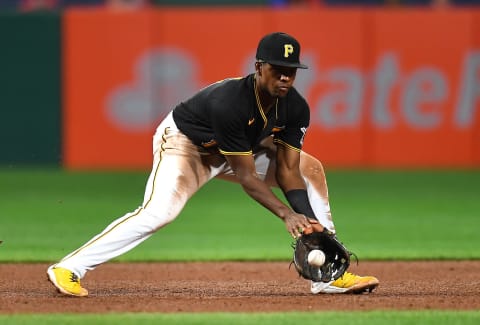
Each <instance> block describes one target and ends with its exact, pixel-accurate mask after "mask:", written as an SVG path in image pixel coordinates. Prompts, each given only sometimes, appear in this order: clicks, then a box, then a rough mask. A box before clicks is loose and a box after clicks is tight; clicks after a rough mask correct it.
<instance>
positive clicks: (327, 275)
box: [292, 220, 352, 282]
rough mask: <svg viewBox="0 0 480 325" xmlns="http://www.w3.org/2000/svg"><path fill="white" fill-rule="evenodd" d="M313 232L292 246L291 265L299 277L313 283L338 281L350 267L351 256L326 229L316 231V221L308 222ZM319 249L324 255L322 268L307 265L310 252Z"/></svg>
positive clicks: (303, 236)
mask: <svg viewBox="0 0 480 325" xmlns="http://www.w3.org/2000/svg"><path fill="white" fill-rule="evenodd" d="M310 222H311V223H312V226H313V231H312V232H310V233H305V232H304V233H303V234H302V236H300V237H299V238H298V239H297V240H296V242H295V243H294V244H293V249H294V254H293V262H292V263H293V264H295V268H296V270H297V272H298V274H299V275H300V276H302V277H303V278H305V279H308V280H312V281H314V282H330V281H334V280H336V279H338V278H339V277H341V276H342V275H343V273H345V271H346V270H347V269H348V267H349V266H350V256H351V255H352V253H351V252H349V251H348V250H347V249H346V248H345V246H343V244H342V243H340V242H339V241H338V240H337V238H336V237H335V234H334V233H332V232H331V231H329V230H327V229H326V228H324V229H323V231H316V229H315V228H316V227H315V224H318V221H316V220H312V221H310ZM315 249H319V250H321V251H323V253H324V254H325V263H324V264H323V265H322V266H314V265H310V264H309V263H308V254H309V253H310V251H312V250H315Z"/></svg>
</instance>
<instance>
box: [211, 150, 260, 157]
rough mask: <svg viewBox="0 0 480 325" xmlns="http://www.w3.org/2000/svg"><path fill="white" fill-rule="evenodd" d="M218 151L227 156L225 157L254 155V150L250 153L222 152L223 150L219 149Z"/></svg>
mask: <svg viewBox="0 0 480 325" xmlns="http://www.w3.org/2000/svg"><path fill="white" fill-rule="evenodd" d="M218 151H219V152H220V153H221V154H222V155H225V156H234V155H238V156H250V155H251V154H253V152H252V150H250V151H239V152H234V151H223V150H221V149H218Z"/></svg>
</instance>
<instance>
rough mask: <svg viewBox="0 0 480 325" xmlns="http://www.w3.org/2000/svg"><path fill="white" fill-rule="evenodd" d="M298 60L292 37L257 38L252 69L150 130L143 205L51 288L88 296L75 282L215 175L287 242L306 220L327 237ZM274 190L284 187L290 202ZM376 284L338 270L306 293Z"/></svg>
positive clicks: (321, 177)
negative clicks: (260, 210)
mask: <svg viewBox="0 0 480 325" xmlns="http://www.w3.org/2000/svg"><path fill="white" fill-rule="evenodd" d="M299 56H300V44H299V43H298V41H297V40H296V39H295V38H293V37H292V36H290V35H288V34H285V33H272V34H268V35H266V36H265V37H263V38H262V39H261V40H260V42H259V44H258V48H257V55H256V59H257V61H256V62H255V73H253V74H250V75H248V76H246V77H244V78H235V79H225V80H223V81H220V82H217V83H215V84H212V85H210V86H208V87H205V88H204V89H202V90H200V91H199V92H198V93H197V94H196V95H194V96H193V97H191V98H190V99H188V100H186V101H184V102H181V103H180V104H178V105H177V106H176V107H175V108H174V109H173V111H172V112H171V113H169V114H168V115H167V116H166V117H165V119H164V120H163V121H162V122H161V123H160V125H159V126H158V128H157V131H156V133H155V136H154V139H153V166H152V172H151V174H150V176H149V178H148V180H147V184H146V188H145V195H144V200H143V203H142V205H141V206H140V207H138V208H137V209H136V210H135V211H133V212H130V213H127V214H126V215H124V216H123V217H121V218H119V219H117V220H115V221H113V222H112V223H111V224H110V225H108V226H107V228H105V230H103V231H102V232H101V233H99V234H98V235H96V236H95V237H93V238H92V239H91V240H90V241H88V242H87V243H85V244H84V245H83V246H82V247H80V248H78V249H77V250H75V251H74V252H72V253H70V254H69V255H67V256H66V257H64V258H63V259H62V260H61V261H60V262H58V263H56V264H54V265H52V266H50V267H49V268H48V270H47V275H48V279H49V280H50V281H51V282H52V283H53V285H54V286H55V287H56V288H57V289H58V291H60V292H61V293H63V294H66V295H71V296H78V297H84V296H87V295H88V291H87V290H86V289H85V288H83V287H82V286H81V284H80V279H82V278H83V277H84V276H85V274H86V272H87V271H89V270H93V269H94V268H95V267H97V266H98V265H100V264H102V263H105V262H107V261H109V260H110V259H112V258H115V257H117V256H119V255H121V254H123V253H125V252H127V251H129V250H131V249H132V248H134V247H136V246H137V245H138V244H140V243H141V242H143V241H144V240H146V239H147V238H149V237H150V236H151V235H152V234H153V233H155V232H156V231H157V230H159V229H160V228H162V227H164V226H165V225H167V224H168V223H170V222H172V221H173V220H174V219H175V218H176V217H177V216H178V214H179V213H180V211H181V210H182V208H183V206H184V205H185V204H186V203H187V201H188V200H189V199H190V197H191V196H192V195H193V194H194V193H195V192H196V191H197V190H198V189H200V188H201V187H202V186H203V185H204V184H206V183H207V182H208V181H210V180H211V179H213V178H222V179H226V180H230V181H234V182H236V183H238V184H240V185H241V186H242V188H243V190H244V191H245V192H246V193H247V194H248V195H249V196H250V197H251V198H253V199H254V200H256V201H257V202H258V203H260V204H261V205H262V206H264V207H265V208H267V209H268V210H269V211H270V212H272V213H273V214H274V215H276V216H277V217H278V218H280V219H281V220H282V221H283V222H284V223H285V227H286V229H287V231H288V232H289V233H290V234H291V236H292V237H294V238H298V237H299V236H301V234H302V233H304V231H306V230H312V228H313V227H312V223H311V221H314V223H315V230H316V231H319V232H323V231H328V233H330V234H334V232H335V227H334V224H333V220H332V217H331V213H330V206H329V200H328V189H327V183H326V180H325V173H324V170H323V167H322V165H321V163H320V162H319V161H318V160H317V159H315V158H313V157H312V156H310V155H308V154H307V153H305V152H303V151H302V150H301V149H302V145H303V139H304V136H305V133H306V130H307V128H308V126H309V122H310V110H309V106H308V104H307V102H306V101H305V99H304V98H303V97H302V96H301V95H300V94H299V93H298V92H297V90H296V89H295V88H294V87H293V82H294V80H295V77H296V73H297V68H301V69H306V68H307V67H306V66H305V65H303V64H301V63H300V60H299ZM271 187H279V188H280V189H281V190H282V192H283V193H284V195H285V197H286V199H287V201H288V203H289V206H287V205H285V204H284V203H283V201H281V200H280V199H279V198H278V197H277V196H276V195H275V194H274V193H273V192H272V190H271ZM309 220H310V221H309ZM378 284H379V282H378V280H377V279H376V278H375V277H372V276H366V277H361V276H358V275H355V274H352V273H349V272H345V273H344V274H343V276H341V277H339V278H338V279H336V280H335V281H328V282H325V283H324V282H315V281H312V282H311V292H312V293H314V294H317V293H359V292H364V291H367V292H369V291H372V290H373V289H374V288H376V287H377V286H378Z"/></svg>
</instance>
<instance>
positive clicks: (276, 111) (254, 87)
mask: <svg viewBox="0 0 480 325" xmlns="http://www.w3.org/2000/svg"><path fill="white" fill-rule="evenodd" d="M253 90H254V92H255V99H256V100H257V106H258V110H259V111H260V115H262V118H263V128H264V129H265V128H266V127H267V123H268V120H267V117H266V116H265V112H264V111H263V107H262V103H261V102H260V97H259V96H258V91H257V79H256V78H255V77H254V78H253ZM275 119H278V98H277V101H276V102H275Z"/></svg>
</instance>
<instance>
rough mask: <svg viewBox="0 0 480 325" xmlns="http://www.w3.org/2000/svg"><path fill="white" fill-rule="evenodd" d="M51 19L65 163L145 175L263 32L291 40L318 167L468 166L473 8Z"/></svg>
mask: <svg viewBox="0 0 480 325" xmlns="http://www.w3.org/2000/svg"><path fill="white" fill-rule="evenodd" d="M61 18H62V21H63V24H62V27H61V35H62V38H61V49H62V59H63V60H62V66H61V73H62V76H63V82H62V88H61V97H62V105H61V108H62V130H63V131H62V132H63V133H62V143H63V144H62V149H61V151H62V154H63V164H64V165H65V166H66V167H67V168H71V169H77V168H149V167H150V164H151V138H152V135H153V132H154V129H155V127H156V125H157V123H158V122H159V121H160V120H161V118H162V117H163V116H165V114H166V113H167V112H168V111H169V110H170V109H171V108H172V107H173V106H174V105H175V104H176V103H177V102H178V101H180V100H182V99H185V98H186V97H188V96H189V95H191V94H193V93H194V92H195V91H196V90H198V89H199V88H201V87H204V86H206V85H208V84H209V83H212V82H215V81H217V80H220V79H223V78H226V77H236V76H242V75H245V74H247V73H249V72H252V71H253V62H254V54H255V48H256V45H257V42H258V40H259V38H260V37H261V36H262V35H263V34H265V33H268V32H271V31H275V30H281V31H285V32H288V33H291V34H293V35H294V36H295V37H297V38H298V39H299V40H300V41H301V44H302V46H303V48H302V59H303V61H305V62H306V63H307V64H308V65H309V66H310V69H309V70H306V71H303V70H302V71H299V72H298V74H297V80H296V86H297V88H298V89H299V90H300V91H301V92H302V93H303V94H304V95H305V97H306V98H307V100H308V101H309V103H310V106H311V109H312V114H311V116H312V119H311V120H312V121H311V122H312V123H311V127H310V129H309V131H308V133H307V139H306V150H307V151H309V152H311V153H313V154H314V155H316V156H317V157H319V158H320V159H321V160H322V161H323V162H324V163H325V164H326V165H327V166H333V167H387V168H388V167H479V166H480V112H479V103H478V100H477V99H478V96H480V74H479V65H480V24H479V23H480V10H473V9H468V8H467V9H455V10H453V9H452V10H448V11H447V10H445V11H444V10H440V11H435V10H429V9H398V10H392V9H360V8H356V9H318V10H312V9H309V10H307V9H295V10H293V9H292V10H280V9H278V10H271V9H267V8H261V7H251V8H245V7H242V8H231V7H228V8H218V7H202V8H156V9H150V10H140V11H129V12H127V11H121V12H119V11H116V12H112V11H109V10H107V9H101V8H97V9H68V10H66V11H65V12H64V13H63V15H62V17H61ZM0 103H1V102H0ZM39 105H41V107H42V109H43V108H44V106H43V105H42V104H41V103H40V104H39ZM2 111H3V108H2ZM2 114H3V113H2ZM2 155H3V154H2Z"/></svg>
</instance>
